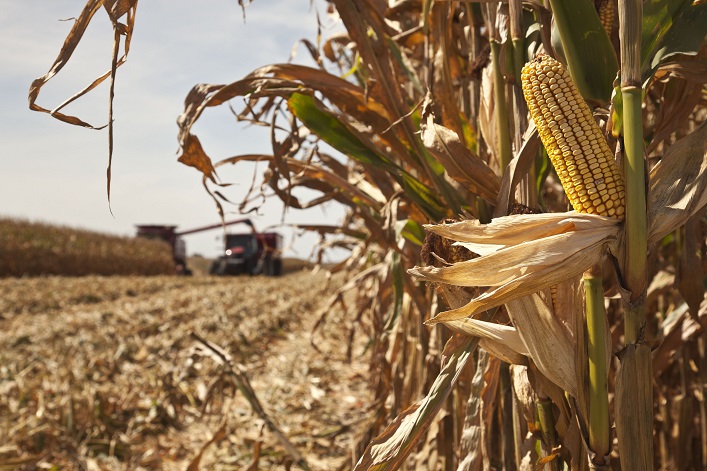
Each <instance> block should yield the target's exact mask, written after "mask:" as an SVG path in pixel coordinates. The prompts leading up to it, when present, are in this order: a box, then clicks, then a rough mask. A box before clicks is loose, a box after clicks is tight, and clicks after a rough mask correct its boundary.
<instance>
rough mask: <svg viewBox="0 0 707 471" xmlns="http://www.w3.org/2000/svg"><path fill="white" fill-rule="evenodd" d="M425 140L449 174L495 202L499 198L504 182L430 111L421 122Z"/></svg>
mask: <svg viewBox="0 0 707 471" xmlns="http://www.w3.org/2000/svg"><path fill="white" fill-rule="evenodd" d="M422 142H423V143H424V144H425V147H426V148H427V150H428V151H430V153H431V154H432V155H433V156H434V157H435V158H436V159H437V160H438V161H439V162H440V163H441V164H442V165H443V166H444V168H445V170H446V171H447V173H448V174H449V176H450V177H452V178H453V179H455V180H456V181H458V182H460V183H462V184H464V185H466V186H467V189H468V190H469V191H471V192H472V193H473V194H475V195H478V196H480V197H481V198H484V199H485V200H487V201H489V202H492V203H493V202H495V201H496V197H497V196H498V191H499V189H500V184H501V182H500V180H499V178H498V176H497V175H496V174H495V173H494V171H493V170H491V169H490V168H489V166H488V165H486V162H484V161H483V160H481V158H479V156H478V155H476V154H475V153H474V152H472V151H471V150H470V149H468V148H467V147H466V145H464V143H462V141H461V140H460V139H459V136H458V135H457V133H455V132H454V131H452V130H450V129H447V128H445V127H444V126H440V125H439V124H436V123H435V122H434V118H433V116H432V115H431V114H430V115H428V117H427V123H426V124H424V125H423V126H422Z"/></svg>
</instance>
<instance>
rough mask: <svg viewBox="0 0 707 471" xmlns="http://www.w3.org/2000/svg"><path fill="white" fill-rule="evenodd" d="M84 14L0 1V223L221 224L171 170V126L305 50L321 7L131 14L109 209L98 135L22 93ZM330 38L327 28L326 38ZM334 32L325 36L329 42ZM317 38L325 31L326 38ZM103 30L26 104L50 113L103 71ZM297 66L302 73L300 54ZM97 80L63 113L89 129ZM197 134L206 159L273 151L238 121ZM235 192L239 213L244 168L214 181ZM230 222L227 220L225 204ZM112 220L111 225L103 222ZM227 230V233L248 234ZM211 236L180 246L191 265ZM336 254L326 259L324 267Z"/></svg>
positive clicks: (212, 0)
mask: <svg viewBox="0 0 707 471" xmlns="http://www.w3.org/2000/svg"><path fill="white" fill-rule="evenodd" d="M84 4H85V2H84V1H81V0H73V1H69V0H23V1H18V0H0V44H2V45H3V47H2V48H0V64H2V68H1V69H0V100H1V102H2V106H0V217H14V218H21V219H26V220H30V221H38V222H48V223H52V224H59V225H64V226H69V227H75V228H82V229H89V230H95V231H99V232H104V233H110V234H117V235H123V236H132V235H134V234H135V225H137V224H169V225H176V226H178V230H188V229H191V228H195V227H201V226H204V225H211V224H215V223H218V222H219V216H218V213H217V211H216V206H215V204H214V202H213V200H212V199H211V197H210V196H209V195H208V194H207V193H206V191H205V190H204V189H203V186H202V182H201V175H200V174H199V173H198V172H197V171H196V170H195V169H193V168H190V167H186V166H184V165H182V164H180V163H178V162H177V156H178V150H179V148H178V142H177V125H176V118H177V116H178V115H179V114H180V113H181V111H182V109H183V103H184V97H185V96H186V94H187V93H188V91H189V90H190V89H191V88H192V86H194V85H195V84H197V83H230V82H233V81H235V80H238V79H240V78H242V77H244V76H245V75H247V74H248V73H249V72H251V71H252V70H254V69H256V68H258V67H260V66H263V65H267V64H271V63H278V62H287V61H288V60H289V58H290V54H291V51H292V49H293V47H294V46H295V45H296V44H297V43H298V42H299V40H301V39H303V38H306V39H310V40H314V39H315V38H316V33H317V16H316V11H317V10H318V11H319V14H320V17H321V18H322V22H323V23H324V25H325V27H326V26H327V25H330V24H331V20H329V19H327V15H326V12H325V10H324V6H323V2H320V1H317V2H314V5H313V6H311V5H310V1H309V0H256V1H254V2H253V3H252V4H250V5H249V6H248V7H247V8H246V21H245V23H244V21H243V17H242V11H241V9H240V7H239V6H238V2H236V1H235V0H200V1H199V2H193V1H186V0H149V1H142V2H139V3H138V9H137V15H136V21H135V30H134V34H133V39H132V43H131V48H130V53H129V55H128V60H127V62H126V63H125V64H124V65H123V66H122V67H120V68H119V69H118V73H117V81H116V98H115V102H114V119H115V150H114V155H113V166H112V183H111V203H110V208H109V205H108V200H107V197H106V167H107V164H108V133H107V130H102V131H96V130H90V129H86V128H81V127H77V126H72V125H69V124H66V123H63V122H60V121H58V120H55V119H54V118H52V117H50V116H49V115H48V114H45V113H37V112H33V111H30V110H29V107H28V101H27V93H28V90H29V86H30V84H31V82H32V81H33V80H34V79H35V78H38V77H40V76H42V75H44V74H45V73H46V72H47V71H48V70H49V68H50V66H51V65H52V63H53V62H54V60H55V58H56V56H57V54H58V53H59V50H60V48H61V45H62V44H63V42H64V39H65V38H66V35H67V33H68V32H69V30H70V28H71V26H72V21H61V20H63V19H67V18H71V17H77V16H78V15H79V13H80V12H81V10H82V8H83V6H84ZM333 27H335V26H333ZM333 31H334V30H333V29H332V30H331V32H333ZM323 35H324V36H327V30H326V29H324V30H323ZM111 50H112V28H111V26H110V22H109V21H108V17H107V15H106V13H105V12H104V11H102V10H101V11H99V12H98V13H97V14H96V17H94V19H93V21H92V23H91V26H89V29H88V30H87V32H86V35H85V36H84V38H83V40H82V42H81V44H80V45H79V47H78V48H77V50H76V52H75V53H74V55H73V57H72V58H71V61H70V62H69V63H68V65H66V66H65V67H64V69H63V70H62V71H61V72H60V73H59V74H58V75H57V76H56V77H54V78H53V79H52V80H50V81H49V83H48V84H47V85H45V87H44V88H43V89H42V92H41V93H40V95H39V99H38V100H37V104H39V105H40V106H43V107H44V108H49V109H51V108H54V107H55V106H57V105H58V104H60V103H61V102H63V101H64V100H65V99H66V98H68V97H69V96H71V95H73V94H74V93H76V92H77V91H79V90H81V89H83V88H84V87H85V86H86V85H87V84H89V83H90V82H91V81H93V79H94V78H96V77H98V76H99V75H101V74H102V73H103V72H105V71H107V70H108V69H109V67H110V57H111ZM294 62H297V63H303V64H311V63H312V62H311V60H308V52H307V51H306V48H305V47H304V46H302V45H300V46H299V47H298V48H297V54H296V56H295V59H294ZM107 85H108V81H106V82H104V84H103V85H102V86H100V87H99V88H97V89H95V90H93V91H92V92H91V93H89V94H88V95H86V96H84V97H83V98H81V99H80V100H79V101H78V102H77V103H74V104H72V105H70V106H69V107H67V108H66V109H65V112H66V113H67V114H73V115H75V116H78V117H79V118H81V119H83V120H84V121H87V122H89V123H91V124H93V125H96V126H98V125H103V124H105V123H106V122H107V115H108V114H107V110H108V86H107ZM200 121H201V122H200V123H197V125H196V126H195V128H194V130H195V133H196V134H197V135H198V136H199V138H200V140H201V142H202V145H203V146H204V148H205V150H206V152H207V153H208V154H209V155H210V156H211V157H212V159H213V160H214V161H216V160H220V159H221V158H226V157H230V156H233V155H237V154H244V153H270V141H269V132H268V131H267V130H264V129H260V128H253V127H246V126H244V125H243V124H238V123H236V122H235V120H234V118H233V116H232V115H231V113H230V111H229V110H228V108H226V107H218V108H212V109H210V110H209V111H207V112H206V113H205V115H204V116H203V117H202V118H201V120H200ZM221 178H222V180H223V181H228V182H232V183H235V184H236V185H235V186H234V187H233V190H232V191H231V192H230V193H228V194H229V196H230V197H231V198H232V200H236V201H238V197H239V195H240V194H242V193H241V192H242V191H245V189H247V188H248V186H249V185H250V182H251V180H252V172H251V170H250V169H249V168H246V167H242V168H240V169H239V167H235V168H234V169H233V170H229V171H227V172H223V173H222V174H221ZM225 209H226V211H227V215H226V218H227V219H237V218H239V217H240V216H239V215H238V214H237V213H236V211H237V208H236V207H235V206H231V207H229V206H226V207H225ZM111 210H112V214H111ZM342 215H343V209H341V208H339V207H336V206H335V205H333V204H332V205H329V206H327V207H325V208H323V209H319V208H315V209H311V210H306V211H297V210H290V211H288V212H287V214H285V216H284V220H285V222H286V223H290V224H297V223H328V222H338V221H339V220H340V219H341V217H342ZM248 217H250V218H251V219H252V220H253V222H254V224H255V227H256V228H257V229H258V230H265V229H267V228H269V227H271V226H272V225H275V224H279V223H280V222H281V221H282V217H283V208H282V205H281V204H279V202H277V201H276V200H272V201H271V202H270V203H268V204H266V206H264V208H263V211H261V214H259V215H253V214H250V215H248ZM247 229H248V228H247V227H244V226H233V231H234V232H237V231H239V230H247ZM276 230H278V231H279V232H281V233H282V234H283V235H284V236H285V241H286V245H287V251H286V254H285V255H286V256H297V257H300V258H305V257H308V256H309V255H310V253H311V248H312V245H313V243H314V242H315V241H316V240H317V238H316V237H315V236H314V235H305V236H302V237H297V238H293V234H294V231H292V230H291V229H289V228H288V227H280V228H277V229H276ZM220 237H221V236H220V231H218V230H216V231H210V232H204V233H200V234H194V235H189V236H186V237H185V241H186V244H187V250H188V252H189V254H195V253H198V254H201V255H204V256H207V257H214V256H217V255H218V254H219V253H220V251H221V250H222V245H221V244H222V242H221V241H220V240H221V239H220ZM341 256H342V254H341V253H339V254H335V255H333V257H334V258H337V257H339V258H340V257H341Z"/></svg>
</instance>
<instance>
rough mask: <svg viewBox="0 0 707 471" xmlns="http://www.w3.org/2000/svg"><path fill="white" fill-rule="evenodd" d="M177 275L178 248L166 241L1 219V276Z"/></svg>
mask: <svg viewBox="0 0 707 471" xmlns="http://www.w3.org/2000/svg"><path fill="white" fill-rule="evenodd" d="M174 272H175V268H174V259H173V258H172V248H171V247H170V246H169V245H168V244H165V243H164V242H162V241H157V240H148V239H144V238H134V237H118V236H110V235H106V234H100V233H97V232H92V231H87V230H82V229H73V228H70V227H60V226H53V225H50V224H43V223H38V222H29V221H24V220H21V219H12V218H0V277H6V276H14V277H18V276H38V275H45V276H51V275H62V276H84V275H148V276H149V275H171V274H174Z"/></svg>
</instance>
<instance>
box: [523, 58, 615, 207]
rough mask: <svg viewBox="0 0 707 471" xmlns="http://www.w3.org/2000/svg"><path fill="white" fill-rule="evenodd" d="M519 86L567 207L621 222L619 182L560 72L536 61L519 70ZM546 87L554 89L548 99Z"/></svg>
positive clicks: (586, 112)
mask: <svg viewBox="0 0 707 471" xmlns="http://www.w3.org/2000/svg"><path fill="white" fill-rule="evenodd" d="M521 83H522V86H523V94H524V95H525V100H526V101H527V102H528V109H529V110H530V116H531V117H532V118H533V121H534V122H535V126H536V127H537V128H538V134H539V135H540V139H541V140H542V142H543V145H544V146H545V148H546V149H547V153H548V155H549V156H550V160H551V161H552V165H553V166H554V167H555V170H556V171H557V175H558V177H559V178H560V183H562V187H563V188H564V189H565V193H566V194H567V198H568V199H569V200H570V203H572V207H573V208H574V209H575V210H576V211H578V212H581V213H592V214H599V215H602V216H610V217H614V218H617V219H623V218H624V212H625V202H624V184H623V177H622V176H621V173H620V172H619V168H618V167H617V165H616V161H615V160H614V156H613V155H612V153H611V150H610V149H609V146H608V144H607V143H606V140H605V139H604V136H603V135H602V133H601V130H600V129H599V126H598V125H597V123H596V121H594V117H593V116H592V112H591V111H590V109H589V106H588V105H587V103H586V102H585V101H584V99H583V98H582V96H581V95H580V93H579V91H578V90H577V87H576V85H575V84H574V82H573V81H572V79H571V77H570V75H569V73H568V72H567V70H566V69H565V67H564V66H563V65H562V64H561V63H560V62H558V61H556V60H555V59H553V58H551V57H550V56H546V55H540V56H538V57H537V58H535V59H534V60H532V61H530V62H528V63H527V64H526V65H525V67H523V71H522V74H521ZM551 85H557V87H556V88H555V89H554V92H551V93H549V92H550V87H551ZM560 93H561V94H562V95H561V97H560V98H558V97H559V96H560ZM549 110H552V111H549Z"/></svg>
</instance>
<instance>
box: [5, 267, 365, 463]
mask: <svg viewBox="0 0 707 471" xmlns="http://www.w3.org/2000/svg"><path fill="white" fill-rule="evenodd" d="M329 293H330V289H329V288H327V282H326V278H325V276H324V274H323V273H318V274H312V273H311V272H309V271H294V272H291V273H288V274H286V275H285V276H283V277H279V278H264V277H234V278H216V277H208V276H194V277H83V278H62V277H49V278H31V279H2V280H0V470H5V469H71V470H73V469H87V470H98V469H101V470H103V469H106V470H113V469H168V470H171V469H182V470H183V469H197V468H198V467H199V466H200V469H209V470H210V469H214V470H226V469H253V470H254V469H286V468H289V467H290V466H291V465H292V461H293V460H292V457H291V454H290V453H288V451H287V449H286V447H284V446H283V444H282V441H281V440H280V441H279V440H278V439H277V437H276V435H275V434H274V433H273V432H272V431H271V430H269V429H268V427H267V426H266V425H265V422H264V420H263V418H262V417H261V415H259V414H257V413H255V412H254V410H253V407H252V405H251V402H249V401H248V400H247V398H246V396H245V395H244V394H243V393H241V392H240V391H239V390H238V389H237V387H236V386H237V384H236V383H237V381H236V379H234V376H233V375H232V374H231V373H229V372H230V371H231V369H233V370H235V371H237V372H239V374H241V373H242V375H244V377H245V378H247V379H248V380H249V381H250V384H251V385H252V389H253V392H254V393H255V395H256V396H257V399H258V400H259V402H260V403H261V404H262V406H263V409H264V410H265V412H266V413H267V415H268V416H269V418H270V419H272V421H273V422H274V423H275V424H276V425H277V426H278V427H279V428H280V430H281V431H282V432H283V434H284V436H286V437H287V438H288V439H289V441H290V442H291V443H292V445H294V448H295V449H296V450H297V451H298V452H299V453H301V455H302V456H303V457H304V458H305V460H306V461H307V464H308V465H309V467H310V468H311V469H322V470H323V469H337V468H348V467H350V456H351V443H352V440H353V434H354V431H355V430H356V428H357V426H358V425H359V423H360V422H361V421H362V420H363V418H364V416H365V414H366V407H365V406H366V404H367V399H368V397H369V396H368V393H367V388H366V381H367V363H366V361H365V359H364V358H363V357H362V356H361V355H360V354H359V355H354V359H353V361H352V363H347V362H346V347H347V346H346V345H345V342H344V341H343V340H342V337H343V336H342V331H343V329H339V326H341V325H342V324H343V322H344V320H343V319H342V318H340V317H339V318H338V320H339V321H340V322H337V316H341V314H337V313H329V314H328V317H329V322H328V323H327V324H326V325H327V326H329V327H327V329H328V330H325V331H322V332H317V333H316V335H315V336H314V339H312V336H311V335H310V333H311V330H312V327H313V325H314V323H315V321H316V317H317V313H318V311H319V310H320V309H321V308H322V307H323V306H325V303H326V301H327V299H328V297H329ZM192 332H195V333H197V334H199V335H200V336H201V337H202V338H204V339H206V340H208V341H209V342H210V343H212V344H214V345H218V346H219V347H221V348H222V349H223V351H224V352H225V353H226V354H228V355H230V359H229V362H228V363H224V362H222V361H221V362H219V361H218V356H217V355H213V354H210V353H209V350H208V349H207V348H205V346H204V344H203V343H201V342H200V341H199V340H198V339H196V338H195V337H194V336H193V335H192ZM312 343H314V344H316V345H317V348H316V349H315V348H314V347H313V346H312ZM363 351H364V350H363V346H362V345H358V346H357V347H355V348H354V352H359V353H360V352H363ZM212 438H213V440H212ZM202 450H203V455H202V456H201V457H200V458H199V454H200V452H201V451H202ZM292 467H293V468H295V469H296V468H297V466H296V465H292Z"/></svg>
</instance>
